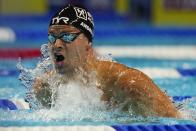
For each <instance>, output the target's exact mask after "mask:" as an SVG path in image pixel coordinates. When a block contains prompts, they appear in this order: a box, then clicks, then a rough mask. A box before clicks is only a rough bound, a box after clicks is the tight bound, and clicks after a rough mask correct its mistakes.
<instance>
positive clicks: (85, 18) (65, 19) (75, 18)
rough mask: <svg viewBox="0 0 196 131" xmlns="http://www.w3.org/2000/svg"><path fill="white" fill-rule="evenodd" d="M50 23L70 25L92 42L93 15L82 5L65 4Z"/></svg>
mask: <svg viewBox="0 0 196 131" xmlns="http://www.w3.org/2000/svg"><path fill="white" fill-rule="evenodd" d="M52 25H72V26H74V27H76V28H77V29H79V30H81V31H82V32H83V33H84V34H85V36H86V37H87V38H88V40H89V41H91V42H92V39H93V35H94V34H93V29H94V23H93V17H92V15H91V14H90V12H88V11H87V10H86V9H84V8H83V7H80V6H73V5H70V4H69V5H67V6H66V7H64V8H63V9H62V10H60V11H59V12H57V13H56V14H55V15H54V16H53V17H52V19H51V21H50V25H49V26H52Z"/></svg>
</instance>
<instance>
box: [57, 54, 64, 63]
mask: <svg viewBox="0 0 196 131" xmlns="http://www.w3.org/2000/svg"><path fill="white" fill-rule="evenodd" d="M55 59H56V62H62V61H63V60H64V59H65V57H64V56H63V55H60V54H55Z"/></svg>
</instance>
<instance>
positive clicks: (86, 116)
mask: <svg viewBox="0 0 196 131" xmlns="http://www.w3.org/2000/svg"><path fill="white" fill-rule="evenodd" d="M41 53H42V57H41V58H40V61H39V62H38V64H37V65H36V68H35V69H27V68H25V67H23V65H22V62H21V60H19V62H18V64H17V68H18V69H19V70H20V76H19V79H20V80H21V83H22V84H23V85H24V86H25V87H26V89H27V91H26V92H27V97H26V100H27V101H28V102H29V103H30V105H31V108H32V110H18V111H5V113H1V115H0V120H1V121H3V120H5V121H7V120H9V121H25V122H31V123H33V122H37V121H42V122H48V123H50V125H51V123H55V122H60V123H61V122H63V124H65V123H64V122H66V124H70V123H71V122H73V123H75V124H76V123H77V122H80V123H82V122H98V123H104V124H105V123H108V124H110V123H112V124H116V123H121V124H122V123H124V124H125V123H140V124H141V123H148V124H149V123H158V124H160V123H167V124H168V123H170V124H176V123H179V121H178V120H177V119H169V118H143V117H138V116H134V115H132V113H131V112H132V111H131V110H130V112H129V113H122V112H121V108H122V106H123V104H122V106H119V107H117V108H115V109H114V108H113V109H111V108H108V105H107V103H105V102H104V101H101V96H102V94H103V92H102V91H101V90H100V89H98V88H97V84H99V83H97V80H96V74H95V73H94V72H92V73H90V74H87V73H86V72H85V71H83V70H82V69H80V70H78V72H77V73H78V75H77V77H76V78H75V79H74V80H68V79H67V78H66V77H63V76H62V75H60V74H56V73H55V72H54V71H53V70H54V67H53V64H52V62H51V55H50V53H49V48H48V45H47V44H44V45H42V47H41ZM98 59H99V60H107V61H113V59H112V57H111V55H108V56H101V57H98ZM48 72H49V73H48ZM45 74H48V75H45ZM86 75H88V77H89V78H90V79H89V80H87V79H86V77H84V76H86ZM120 75H123V73H122V74H120ZM37 78H42V80H43V81H46V82H47V83H48V85H47V88H48V90H49V91H50V92H51V94H50V95H51V97H50V102H51V103H50V104H51V108H46V107H44V106H43V105H42V103H40V101H39V100H37V97H36V96H35V91H34V89H33V85H34V84H35V81H36V79H37ZM132 82H134V81H132ZM42 95H43V94H42ZM43 97H44V96H43ZM46 100H47V99H46ZM186 105H187V103H185V105H183V108H181V111H182V112H183V113H184V114H185V115H186V117H187V119H188V118H190V117H192V116H193V115H192V116H189V115H191V113H195V111H194V110H192V109H191V110H189V111H188V112H187V108H189V107H186ZM194 108H195V105H194V104H193V109H194ZM186 113H189V115H188V114H186ZM193 117H194V118H191V120H194V119H195V116H193Z"/></svg>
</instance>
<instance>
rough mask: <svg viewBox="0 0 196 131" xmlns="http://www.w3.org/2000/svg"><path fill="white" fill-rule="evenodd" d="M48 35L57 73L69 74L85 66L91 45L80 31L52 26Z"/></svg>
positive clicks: (64, 26) (68, 27)
mask: <svg viewBox="0 0 196 131" xmlns="http://www.w3.org/2000/svg"><path fill="white" fill-rule="evenodd" d="M48 34H49V47H50V49H51V54H52V58H53V62H54V66H55V69H56V71H57V72H58V73H61V74H70V73H73V72H75V70H76V69H78V68H79V67H80V66H83V65H84V64H85V62H86V59H87V52H88V49H89V47H91V44H90V43H89V41H88V39H87V37H86V36H85V35H84V34H83V33H82V32H81V31H80V30H78V29H77V28H75V27H73V26H68V25H53V26H51V27H50V28H49V31H48ZM67 34H68V35H67ZM70 34H71V35H70Z"/></svg>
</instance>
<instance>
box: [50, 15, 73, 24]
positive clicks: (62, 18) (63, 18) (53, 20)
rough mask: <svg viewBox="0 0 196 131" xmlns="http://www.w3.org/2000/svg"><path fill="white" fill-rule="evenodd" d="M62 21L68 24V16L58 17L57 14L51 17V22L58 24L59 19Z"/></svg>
mask: <svg viewBox="0 0 196 131" xmlns="http://www.w3.org/2000/svg"><path fill="white" fill-rule="evenodd" d="M61 20H62V21H63V22H64V23H65V24H68V21H69V18H68V17H60V18H59V16H57V17H55V18H53V19H52V24H59V22H60V21H61Z"/></svg>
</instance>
